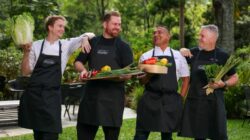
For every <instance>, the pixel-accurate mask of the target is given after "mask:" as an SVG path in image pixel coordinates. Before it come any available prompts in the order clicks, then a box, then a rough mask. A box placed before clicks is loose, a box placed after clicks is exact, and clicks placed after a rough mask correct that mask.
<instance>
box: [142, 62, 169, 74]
mask: <svg viewBox="0 0 250 140" xmlns="http://www.w3.org/2000/svg"><path fill="white" fill-rule="evenodd" d="M138 67H139V69H140V70H142V71H144V72H147V73H153V74H167V72H168V68H167V67H166V66H159V65H150V64H139V66H138Z"/></svg>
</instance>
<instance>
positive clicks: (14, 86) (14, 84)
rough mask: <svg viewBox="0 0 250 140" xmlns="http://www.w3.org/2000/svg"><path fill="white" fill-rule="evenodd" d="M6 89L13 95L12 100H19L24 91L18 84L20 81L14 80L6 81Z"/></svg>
mask: <svg viewBox="0 0 250 140" xmlns="http://www.w3.org/2000/svg"><path fill="white" fill-rule="evenodd" d="M7 89H8V90H9V91H10V92H11V93H13V98H15V99H16V100H19V99H20V97H21V94H22V93H23V91H24V87H23V86H22V85H21V84H20V81H18V80H16V79H14V80H10V81H8V83H7ZM15 96H16V97H15Z"/></svg>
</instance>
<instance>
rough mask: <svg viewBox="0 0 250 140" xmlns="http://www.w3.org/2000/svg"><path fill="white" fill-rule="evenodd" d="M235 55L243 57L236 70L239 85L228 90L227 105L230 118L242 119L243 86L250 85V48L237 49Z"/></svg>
mask: <svg viewBox="0 0 250 140" xmlns="http://www.w3.org/2000/svg"><path fill="white" fill-rule="evenodd" d="M235 54H236V55H237V56H238V57H241V62H240V63H239V65H238V66H237V68H236V70H237V74H238V76H239V82H238V84H237V85H236V86H234V87H230V88H228V90H227V91H226V93H225V103H226V109H227V112H228V113H227V114H228V116H229V117H240V113H239V112H240V110H239V105H240V104H241V102H242V101H243V100H244V98H245V95H244V93H243V86H244V85H250V63H249V62H250V59H249V58H250V55H249V54H250V48H249V47H244V48H242V49H237V51H236V53H235Z"/></svg>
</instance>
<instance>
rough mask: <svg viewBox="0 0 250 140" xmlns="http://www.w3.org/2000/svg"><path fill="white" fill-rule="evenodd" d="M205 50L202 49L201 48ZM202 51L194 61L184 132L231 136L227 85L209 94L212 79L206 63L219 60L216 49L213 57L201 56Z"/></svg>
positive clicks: (221, 139)
mask: <svg viewBox="0 0 250 140" xmlns="http://www.w3.org/2000/svg"><path fill="white" fill-rule="evenodd" d="M200 52H201V51H200ZM200 52H199V53H198V54H197V56H196V58H195V60H194V61H193V62H192V63H191V80H190V81H191V83H190V88H189V93H188V96H187V98H186V101H185V107H184V113H183V118H182V119H183V120H182V128H181V132H180V134H179V135H180V136H185V137H193V138H210V139H214V140H227V130H226V129H227V128H226V110H225V105H224V95H223V89H216V90H214V93H212V94H210V95H206V89H203V87H204V86H205V85H207V83H208V79H207V77H206V74H205V71H204V65H209V64H213V63H217V62H218V60H217V58H216V51H215V52H214V58H213V59H211V60H210V61H204V60H199V55H200Z"/></svg>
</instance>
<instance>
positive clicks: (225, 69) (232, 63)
mask: <svg viewBox="0 0 250 140" xmlns="http://www.w3.org/2000/svg"><path fill="white" fill-rule="evenodd" d="M239 62H240V58H239V57H236V56H235V55H231V56H230V57H229V58H228V60H227V62H226V64H225V65H224V66H223V67H222V68H220V71H219V72H218V73H216V75H215V78H214V82H218V81H220V80H221V79H222V77H223V76H224V75H225V74H226V73H227V72H228V71H229V70H230V69H232V68H233V67H234V66H236V65H237V64H239ZM204 88H207V89H206V94H207V95H209V94H210V93H213V92H214V89H213V88H211V87H209V85H206V86H205V87H204Z"/></svg>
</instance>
